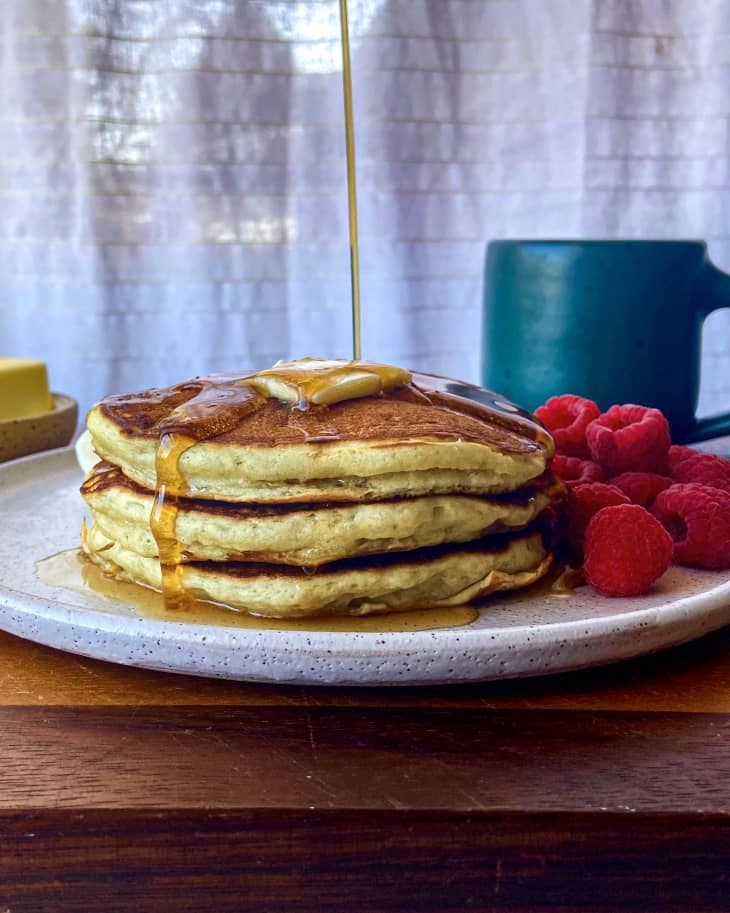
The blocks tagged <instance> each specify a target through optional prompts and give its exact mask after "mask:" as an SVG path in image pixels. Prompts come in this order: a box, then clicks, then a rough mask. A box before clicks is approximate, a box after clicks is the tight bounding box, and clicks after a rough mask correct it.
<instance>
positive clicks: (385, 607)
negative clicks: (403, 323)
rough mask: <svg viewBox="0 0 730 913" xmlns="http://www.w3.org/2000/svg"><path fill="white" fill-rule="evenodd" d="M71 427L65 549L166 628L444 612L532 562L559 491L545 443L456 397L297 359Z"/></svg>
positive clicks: (108, 402) (383, 369)
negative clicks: (134, 590)
mask: <svg viewBox="0 0 730 913" xmlns="http://www.w3.org/2000/svg"><path fill="white" fill-rule="evenodd" d="M87 425H88V430H89V432H90V437H91V440H90V444H91V449H92V451H93V452H94V453H95V454H97V455H98V456H99V457H100V458H101V463H100V464H98V465H97V467H96V468H95V469H94V470H93V471H92V472H91V474H90V475H89V476H88V477H87V479H86V480H85V482H84V485H83V488H82V493H83V495H84V497H85V498H86V500H87V502H88V504H89V506H90V508H91V511H92V515H93V517H94V524H93V525H92V527H91V529H90V530H89V531H88V532H87V531H84V534H83V536H82V541H83V548H84V551H85V552H86V554H87V555H88V556H89V557H90V558H91V559H92V560H94V561H95V562H97V563H98V564H99V565H100V566H101V567H102V568H103V569H104V570H105V572H107V573H109V574H111V575H112V576H117V577H121V578H123V579H128V580H132V581H135V582H137V583H141V584H143V585H147V586H152V587H156V588H161V589H162V592H163V594H164V597H165V602H166V605H167V607H168V609H175V610H179V611H180V612H181V618H183V617H184V614H182V613H183V612H184V610H185V609H186V608H187V607H189V606H190V604H191V601H192V600H193V599H195V598H203V599H207V600H210V601H213V602H219V603H223V604H225V605H229V606H233V607H235V608H240V609H244V610H245V611H249V612H252V613H254V614H261V615H269V616H273V617H304V616H308V615H318V614H332V613H337V614H366V613H370V612H386V611H391V610H397V611H402V610H404V609H415V608H421V607H427V606H447V605H461V604H463V603H465V602H468V601H470V600H472V599H476V598H479V597H480V596H483V595H484V594H486V593H489V592H493V591H495V590H501V589H512V588H515V587H519V586H525V585H527V584H528V583H531V582H532V581H534V580H535V579H537V578H538V577H539V576H541V574H542V573H543V572H544V570H545V569H546V568H547V566H548V564H549V555H548V554H547V552H546V549H545V546H544V543H543V540H542V537H541V535H540V534H539V533H536V532H534V530H532V529H531V524H533V521H536V519H537V518H538V517H539V514H540V513H541V512H542V511H543V510H544V509H545V508H546V507H547V506H548V505H549V504H551V503H553V502H554V501H555V500H556V499H557V498H558V497H559V496H560V494H561V492H562V486H561V485H560V484H559V483H557V482H556V481H555V479H554V477H553V476H552V474H551V473H550V472H549V470H548V464H549V461H550V459H551V457H552V455H553V450H554V448H553V443H552V439H551V438H550V436H549V434H548V433H547V432H546V431H545V429H544V428H542V426H541V425H539V423H538V422H537V421H536V420H535V419H533V418H532V416H530V415H528V414H527V413H525V412H523V411H522V410H520V409H518V408H517V407H515V406H513V405H511V404H510V403H507V402H505V401H504V400H503V399H501V398H500V397H499V396H497V395H496V394H492V393H489V391H485V390H482V389H480V388H477V387H472V386H470V385H468V384H463V383H461V382H454V381H449V380H445V379H443V378H438V377H433V376H430V375H411V374H410V373H409V372H407V371H404V370H403V369H400V368H394V367H390V366H387V365H376V364H373V363H370V362H363V361H353V362H348V361H317V360H314V359H302V360H300V361H297V362H288V363H279V364H277V365H275V366H274V368H272V369H270V370H268V371H262V372H258V373H250V374H228V375H214V376H212V377H205V378H196V379H195V380H192V381H188V382H186V383H182V384H177V385H175V386H173V387H169V388H166V389H162V390H149V391H144V392H142V393H136V394H128V395H122V396H112V397H108V398H107V399H105V400H102V402H101V403H99V404H97V405H96V406H95V407H93V408H92V409H91V411H90V412H89V414H88V417H87ZM87 450H88V448H87ZM85 452H86V451H85ZM87 456H88V453H87Z"/></svg>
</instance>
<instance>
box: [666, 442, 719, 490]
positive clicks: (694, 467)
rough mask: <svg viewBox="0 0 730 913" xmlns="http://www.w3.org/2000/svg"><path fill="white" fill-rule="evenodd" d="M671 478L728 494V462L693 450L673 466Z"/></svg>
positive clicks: (710, 454)
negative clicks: (719, 489)
mask: <svg viewBox="0 0 730 913" xmlns="http://www.w3.org/2000/svg"><path fill="white" fill-rule="evenodd" d="M688 449H689V448H688ZM672 478H673V479H674V480H675V481H676V482H698V483H699V484H700V485H709V486H710V487H712V488H721V489H722V490H723V491H727V492H730V460H726V459H725V458H724V457H721V456H716V455H715V454H713V453H698V452H697V451H696V450H693V451H692V453H691V455H690V456H686V457H685V458H684V459H683V460H681V461H680V462H678V463H676V464H675V465H674V467H673V468H672Z"/></svg>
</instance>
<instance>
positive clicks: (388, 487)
mask: <svg viewBox="0 0 730 913" xmlns="http://www.w3.org/2000/svg"><path fill="white" fill-rule="evenodd" d="M290 364H296V363H290ZM317 364H327V365H336V366H337V369H338V370H340V371H341V372H342V371H344V370H345V367H347V366H348V365H357V366H361V365H362V364H364V363H346V362H345V363H337V362H327V363H317ZM375 367H378V366H375ZM286 368H287V366H286V365H285V366H283V368H281V369H279V370H286ZM306 370H307V367H306V365H305V368H304V369H303V370H302V373H305V371H306ZM310 373H311V371H310ZM408 376H409V375H408ZM252 377H255V376H254V375H217V376H213V377H209V378H202V379H197V380H195V381H190V382H188V383H185V384H178V385H177V386H173V387H169V388H166V389H163V390H153V391H146V392H143V393H138V394H131V395H123V396H112V397H108V398H107V399H105V400H103V401H102V402H101V403H99V404H97V405H96V406H95V407H93V408H92V409H91V411H90V412H89V414H88V416H87V425H88V429H89V431H90V433H91V436H92V440H93V446H94V450H95V451H96V452H97V453H98V454H99V455H100V457H101V458H102V459H104V460H107V461H109V462H111V463H113V464H114V465H116V466H119V467H120V468H121V469H122V471H123V472H124V474H125V475H126V476H127V477H128V478H130V479H132V480H133V481H135V482H137V483H138V484H140V485H142V486H143V487H145V488H147V489H155V487H156V485H157V483H158V475H159V473H158V472H157V468H158V467H157V466H156V453H157V450H158V445H159V442H160V440H161V438H162V437H164V436H165V435H168V436H170V437H174V438H175V439H176V440H177V441H178V442H180V441H182V440H183V439H185V440H186V441H188V442H189V443H188V444H186V445H184V446H181V448H180V452H179V455H178V459H177V464H176V470H177V471H176V475H175V480H174V484H173V480H172V479H169V480H168V481H167V486H166V487H167V491H168V493H172V494H176V495H183V496H189V497H193V498H198V499H206V500H215V501H226V502H248V503H252V502H255V503H268V502H275V503H285V502H297V501H303V502H306V501H322V500H326V501H348V502H352V501H377V500H382V499H386V498H393V497H416V496H422V495H441V494H492V493H503V492H510V491H515V490H517V489H519V488H521V487H522V486H524V485H526V484H528V483H529V482H530V481H532V480H534V479H537V478H538V477H539V476H541V475H542V474H543V473H544V471H545V469H546V467H547V464H548V461H549V459H550V458H551V456H552V453H553V444H552V440H551V438H550V437H549V435H548V434H547V433H546V432H545V431H544V429H542V428H541V426H539V425H538V424H537V423H536V422H535V420H533V419H532V418H531V417H529V416H528V415H527V414H526V413H523V412H521V411H520V410H517V409H516V408H515V407H513V406H510V405H509V404H506V403H504V402H503V401H502V400H500V398H498V397H496V396H494V395H490V398H489V401H488V402H481V401H477V399H476V398H475V399H470V398H468V397H469V396H470V395H473V396H474V397H477V395H479V396H485V395H486V391H480V390H479V388H476V387H471V386H470V385H467V384H458V385H456V387H455V389H457V390H458V391H459V393H458V395H455V394H454V393H453V392H451V391H452V389H454V386H453V385H450V384H449V383H448V382H445V381H444V380H443V379H440V378H436V377H431V376H428V375H413V378H412V381H411V382H410V383H400V384H398V385H396V386H394V387H392V388H390V387H387V386H384V387H383V389H381V390H380V391H379V392H378V393H376V394H374V395H372V394H371V395H358V396H355V397H354V398H351V399H345V400H343V401H339V402H335V403H332V404H330V405H317V404H315V403H312V402H308V403H306V408H303V407H302V404H301V403H298V404H295V405H292V404H291V403H286V402H281V401H280V400H278V399H276V398H273V397H272V396H266V395H264V394H263V393H262V392H260V390H259V389H258V388H254V387H253V386H250V383H251V380H252ZM465 394H466V395H465Z"/></svg>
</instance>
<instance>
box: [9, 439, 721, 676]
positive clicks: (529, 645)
mask: <svg viewBox="0 0 730 913" xmlns="http://www.w3.org/2000/svg"><path fill="white" fill-rule="evenodd" d="M64 477H65V478H66V482H65V483H64V487H65V488H66V489H68V488H69V484H68V482H69V479H73V481H74V484H75V483H76V482H77V481H79V480H80V472H79V470H78V469H77V467H76V462H75V457H74V454H73V451H72V449H70V448H62V449H60V450H56V451H50V452H48V453H45V454H41V455H34V456H30V457H24V458H22V459H20V460H15V461H13V462H10V463H6V464H4V465H3V466H0V518H1V517H2V515H3V510H5V513H6V519H7V520H12V519H13V512H8V510H7V508H6V507H5V505H4V501H3V493H5V495H8V494H10V493H12V492H13V490H14V488H17V486H20V485H28V486H29V487H30V489H31V492H30V493H31V495H32V494H33V492H34V491H35V496H36V498H38V497H39V496H40V494H42V495H43V497H45V498H46V499H47V498H48V496H49V495H52V494H53V493H54V492H55V491H57V490H58V491H60V490H61V487H62V486H61V484H60V480H61V479H62V478H64ZM67 494H68V492H67ZM69 503H70V504H74V505H75V506H74V507H73V508H72V509H77V510H78V524H79V525H80V520H81V517H82V516H83V512H84V509H83V505H82V503H81V501H80V499H79V500H78V503H77V504H75V502H69ZM14 519H15V520H16V521H18V520H19V517H18V516H17V512H16V514H15V517H14ZM69 523H70V527H69V528H70V529H72V530H73V531H74V537H73V538H71V539H70V541H69V540H66V539H64V542H63V544H62V545H61V548H59V547H58V545H59V542H58V541H54V542H50V541H49V540H53V535H51V534H50V533H49V531H48V530H49V524H50V520H49V517H47V516H45V515H44V513H43V511H41V512H40V513H38V512H33V514H32V517H31V518H30V520H28V521H27V523H24V524H21V526H19V527H18V528H19V529H22V530H23V531H24V532H23V533H22V535H25V537H26V538H25V539H24V540H23V542H22V545H23V546H24V548H23V556H22V560H21V561H20V562H19V564H18V568H19V570H18V571H17V572H16V573H17V574H18V575H19V576H20V577H22V576H23V573H25V580H26V585H25V586H23V585H20V586H18V584H17V583H16V584H15V585H11V583H12V581H11V580H8V576H11V577H12V573H11V571H9V570H8V568H7V564H8V563H7V562H6V565H5V567H4V569H0V629H3V630H5V631H8V632H9V633H12V634H17V635H19V636H21V637H25V638H27V639H29V640H32V641H35V642H38V643H42V644H46V645H47V646H51V647H57V648H60V649H64V650H68V651H71V652H74V653H78V654H81V655H84V656H90V657H94V658H97V659H105V660H109V661H112V662H118V663H122V664H125V665H135V666H141V667H144V668H152V669H160V670H164V671H170V672H177V673H182V674H190V675H199V676H206V677H220V678H229V679H238V680H249V681H262V682H266V681H268V682H277V683H292V684H343V685H393V684H412V685H415V684H436V683H446V682H468V681H486V680H492V679H500V678H515V677H523V676H534V675H541V674H548V673H556V672H565V671H569V670H572V669H578V668H584V667H587V666H594V665H601V664H605V663H611V662H617V661H619V660H624V659H629V658H634V657H637V656H641V655H644V654H648V653H653V652H656V651H658V650H661V649H664V648H667V647H670V646H675V645H677V644H680V643H684V642H686V641H688V640H692V639H694V638H696V637H700V636H702V635H703V634H706V633H709V632H710V631H713V630H716V629H718V628H720V627H722V626H724V625H726V624H728V623H730V573H717V572H715V573H712V572H684V571H678V572H677V573H678V574H679V575H680V577H679V579H680V581H681V580H684V579H685V577H683V576H682V575H685V576H686V577H688V576H689V575H691V577H692V579H693V581H694V585H695V587H696V586H699V587H700V589H699V591H696V592H693V593H690V594H689V595H681V596H677V597H674V598H672V597H671V595H670V594H667V595H668V596H669V598H664V597H659V598H660V599H661V601H660V602H658V603H657V602H656V600H655V601H654V602H653V604H650V605H647V604H646V601H645V599H643V598H642V599H631V600H617V601H610V600H605V599H601V598H598V599H596V598H595V597H593V599H594V602H595V610H594V612H593V614H590V615H586V616H585V617H579V618H571V619H570V620H559V618H557V619H556V618H553V619H552V620H549V621H544V622H541V621H539V620H538V621H537V622H535V621H531V622H529V623H524V622H523V623H520V620H519V608H518V609H517V611H516V614H515V623H513V624H508V625H506V626H502V627H500V626H494V624H492V625H491V626H490V621H491V622H494V620H495V618H496V616H495V615H494V614H493V613H492V612H491V611H487V610H485V612H484V613H483V616H482V618H481V619H480V620H479V622H478V623H476V625H472V626H466V627H462V628H442V629H438V630H429V631H414V632H382V633H360V632H307V631H285V630H249V629H242V628H232V627H222V626H221V627H218V626H213V625H199V624H188V623H169V622H166V621H159V620H155V619H147V618H142V617H139V616H135V615H129V614H121V608H120V609H117V611H116V612H115V610H114V605H115V604H114V603H111V602H108V601H107V604H106V606H105V607H104V608H103V609H99V608H98V607H96V608H94V607H92V608H84V607H80V606H78V605H76V604H74V603H73V602H72V601H66V598H65V594H64V591H63V590H59V589H57V588H48V587H45V585H42V584H40V582H39V581H38V584H37V586H34V585H33V584H32V582H31V583H30V584H29V583H28V581H32V578H31V577H29V574H28V567H29V562H32V565H33V568H34V567H35V562H36V561H38V560H40V559H42V558H44V557H47V556H48V555H49V554H51V553H52V551H61V550H62V549H63V548H73V547H74V546H75V544H76V540H75V530H76V523H75V520H73V518H72V519H71V521H68V522H67V524H66V525H69ZM6 530H7V523H2V522H0V546H1V545H2V538H3V535H4V534H5V532H6ZM11 531H12V530H11ZM21 570H22V571H23V573H21V572H20V571H21ZM21 584H22V582H21ZM34 589H35V590H36V592H33V590H34ZM44 589H45V590H46V591H50V594H49V592H46V593H45V594H44V593H40V592H38V590H44ZM75 598H76V599H78V598H79V597H78V594H76V595H75ZM572 598H573V597H567V599H568V600H570V599H572ZM522 601H523V603H524V605H525V607H526V609H528V610H529V611H530V612H531V613H534V611H535V604H536V603H535V600H533V601H532V604H531V603H530V596H529V593H525V594H524V597H523V598H522ZM563 604H564V605H566V607H567V603H565V602H564V603H563ZM493 605H495V609H496V610H499V609H500V605H499V604H493ZM126 611H129V609H127V610H126ZM553 614H554V613H553ZM490 615H491V618H490ZM538 617H539V604H538Z"/></svg>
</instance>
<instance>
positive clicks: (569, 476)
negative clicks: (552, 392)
mask: <svg viewBox="0 0 730 913" xmlns="http://www.w3.org/2000/svg"><path fill="white" fill-rule="evenodd" d="M535 414H536V415H537V417H538V418H539V419H540V421H541V422H542V423H543V425H545V427H546V428H547V429H548V431H549V432H550V434H551V435H552V437H553V440H554V441H555V448H556V454H555V457H554V459H553V462H552V468H553V471H554V472H555V474H556V475H557V476H558V477H559V478H560V479H562V481H563V482H564V484H565V486H566V488H567V490H568V495H567V498H566V500H565V502H564V504H563V505H562V507H560V508H558V509H556V510H554V511H553V513H552V515H551V532H552V534H553V540H554V541H553V546H554V549H555V551H556V552H557V554H558V555H559V557H561V558H562V559H563V560H564V561H565V562H566V563H568V564H573V565H576V564H582V566H583V574H584V575H585V578H586V580H587V581H588V583H589V584H590V585H591V586H592V587H593V588H594V589H596V590H598V591H599V592H600V593H604V594H605V595H607V596H638V595H639V594H640V593H645V592H646V591H647V590H648V589H649V588H650V587H651V585H652V584H653V583H654V581H655V580H657V579H658V578H659V577H661V575H662V574H663V573H664V572H665V571H666V569H667V568H668V567H669V565H670V563H671V562H672V561H676V562H677V563H678V564H684V565H689V566H691V567H701V568H711V569H720V568H730V460H726V459H724V458H723V457H720V456H714V455H712V454H707V453H698V452H697V451H696V450H693V449H692V448H690V447H678V446H672V441H671V438H670V434H669V423H668V422H667V420H666V418H665V417H664V415H663V414H662V413H661V412H660V411H659V410H658V409H649V408H646V407H644V406H634V405H625V406H611V408H610V409H609V410H608V411H607V412H603V413H601V410H600V409H599V408H598V406H597V405H596V404H595V403H594V402H593V401H592V400H589V399H584V398H583V397H580V396H572V395H569V394H568V395H565V396H555V397H553V398H552V399H549V400H548V401H547V402H546V403H545V405H544V406H540V408H539V409H537V410H536V412H535Z"/></svg>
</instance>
